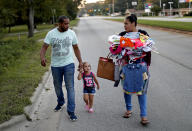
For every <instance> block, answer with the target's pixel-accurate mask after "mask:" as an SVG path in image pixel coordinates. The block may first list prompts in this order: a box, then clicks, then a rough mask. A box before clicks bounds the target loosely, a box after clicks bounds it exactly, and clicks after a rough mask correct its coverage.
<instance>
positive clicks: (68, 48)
mask: <svg viewBox="0 0 192 131" xmlns="http://www.w3.org/2000/svg"><path fill="white" fill-rule="evenodd" d="M58 23H59V25H58V27H56V28H54V29H52V30H51V31H49V32H48V33H47V35H46V37H45V39H44V44H43V46H42V49H41V52H40V57H41V65H42V66H46V59H45V53H46V51H47V48H48V47H49V45H51V49H52V54H51V71H52V76H53V84H54V87H55V92H56V95H57V102H58V104H57V106H56V107H55V109H54V110H55V111H59V110H60V109H61V108H62V106H63V105H64V103H65V100H64V95H63V90H62V82H63V77H64V81H65V86H66V90H67V112H68V114H69V117H70V119H71V120H72V121H75V120H77V117H76V115H75V91H74V73H75V65H74V60H73V51H74V53H75V56H76V57H77V59H78V61H79V68H80V69H81V68H82V59H81V53H80V50H79V48H78V45H77V44H78V40H77V37H76V34H75V32H74V31H72V30H71V29H69V18H68V17H66V16H60V17H59V19H58Z"/></svg>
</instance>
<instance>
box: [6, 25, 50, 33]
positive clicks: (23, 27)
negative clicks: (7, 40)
mask: <svg viewBox="0 0 192 131" xmlns="http://www.w3.org/2000/svg"><path fill="white" fill-rule="evenodd" d="M50 28H54V25H52V24H40V25H37V28H36V30H38V31H40V30H44V29H50ZM20 32H28V29H27V25H17V26H13V27H11V32H10V33H20ZM3 33H8V28H5V29H3Z"/></svg>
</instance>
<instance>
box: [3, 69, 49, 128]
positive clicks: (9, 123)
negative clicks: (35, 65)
mask: <svg viewBox="0 0 192 131" xmlns="http://www.w3.org/2000/svg"><path fill="white" fill-rule="evenodd" d="M50 74H51V70H50V68H49V71H47V72H45V74H44V75H43V77H42V81H41V83H39V85H38V87H37V88H36V89H35V92H34V93H33V96H32V97H31V98H30V100H31V102H32V104H31V105H29V106H26V107H25V108H24V114H22V115H18V116H13V117H12V118H11V119H10V120H9V121H7V122H4V123H2V124H0V130H3V129H7V128H9V127H10V126H13V125H16V124H18V123H21V122H23V121H25V120H27V119H26V117H28V116H29V118H30V116H31V115H32V113H33V110H34V108H35V105H36V103H37V100H38V98H39V96H40V94H41V92H42V90H43V88H44V86H45V83H47V80H48V77H49V76H50Z"/></svg>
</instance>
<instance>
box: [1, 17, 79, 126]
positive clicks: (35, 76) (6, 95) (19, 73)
mask: <svg viewBox="0 0 192 131" xmlns="http://www.w3.org/2000/svg"><path fill="white" fill-rule="evenodd" d="M77 22H78V20H75V21H72V22H71V24H72V26H75V25H76V24H77ZM50 28H52V27H51V26H48V27H47V29H50ZM46 33H47V31H42V32H38V33H35V35H34V37H33V38H30V39H28V38H27V36H26V35H22V36H21V39H20V40H18V37H17V36H9V37H6V38H3V39H1V40H0V123H3V122H5V121H7V120H9V119H11V117H12V116H14V115H19V114H23V113H24V107H25V106H27V105H29V104H31V101H30V97H31V96H32V94H33V92H34V91H35V88H36V87H37V86H38V84H39V82H40V81H41V80H42V76H43V74H44V73H45V72H46V71H48V68H49V66H47V67H46V68H44V67H42V66H41V65H40V58H39V53H40V49H41V46H42V44H43V42H39V41H38V40H39V39H43V38H44V37H45V35H46ZM50 54H51V50H50V48H49V49H48V52H47V53H46V56H47V62H48V65H50Z"/></svg>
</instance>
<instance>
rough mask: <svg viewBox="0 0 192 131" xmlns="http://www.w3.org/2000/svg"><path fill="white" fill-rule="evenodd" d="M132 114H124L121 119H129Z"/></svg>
mask: <svg viewBox="0 0 192 131" xmlns="http://www.w3.org/2000/svg"><path fill="white" fill-rule="evenodd" d="M131 115H132V112H125V114H124V115H123V118H129V117H131Z"/></svg>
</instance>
